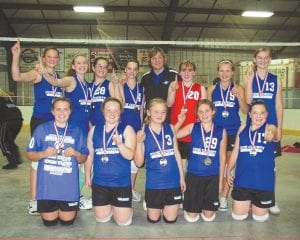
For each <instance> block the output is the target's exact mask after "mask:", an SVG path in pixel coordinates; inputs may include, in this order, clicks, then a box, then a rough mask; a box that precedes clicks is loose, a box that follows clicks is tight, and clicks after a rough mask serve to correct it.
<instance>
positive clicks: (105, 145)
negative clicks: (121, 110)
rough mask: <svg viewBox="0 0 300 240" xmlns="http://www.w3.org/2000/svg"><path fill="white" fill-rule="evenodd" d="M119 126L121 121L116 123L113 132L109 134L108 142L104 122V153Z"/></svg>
mask: <svg viewBox="0 0 300 240" xmlns="http://www.w3.org/2000/svg"><path fill="white" fill-rule="evenodd" d="M118 126H119V123H117V124H116V126H115V127H114V129H113V130H112V132H111V134H110V136H109V138H108V140H107V142H106V138H105V135H106V134H105V132H106V130H105V124H104V126H103V135H102V139H103V151H104V153H106V148H107V146H108V144H109V143H110V141H111V139H112V137H113V135H114V134H115V132H116V131H117V128H118Z"/></svg>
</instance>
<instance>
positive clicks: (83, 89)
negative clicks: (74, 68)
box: [65, 76, 91, 136]
mask: <svg viewBox="0 0 300 240" xmlns="http://www.w3.org/2000/svg"><path fill="white" fill-rule="evenodd" d="M74 79H75V80H76V87H75V89H74V90H73V91H72V92H65V97H67V98H69V99H70V101H71V103H72V109H73V110H72V113H71V116H70V119H69V122H70V123H72V124H75V125H77V126H79V127H80V128H81V129H82V131H83V132H84V134H86V136H87V134H88V131H89V113H90V104H91V102H90V95H89V93H88V82H87V81H85V80H84V84H83V83H82V85H81V83H80V82H79V81H80V80H79V79H77V77H76V76H74ZM86 97H87V99H86Z"/></svg>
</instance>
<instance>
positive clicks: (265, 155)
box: [234, 124, 276, 191]
mask: <svg viewBox="0 0 300 240" xmlns="http://www.w3.org/2000/svg"><path fill="white" fill-rule="evenodd" d="M249 128H250V125H246V127H245V128H244V129H243V130H242V131H241V133H240V135H239V137H240V142H239V154H238V158H237V162H236V170H235V179H234V186H235V187H239V188H250V189H256V190H263V191H274V181H275V175H274V174H275V172H274V168H275V160H274V158H275V157H274V150H275V146H276V143H274V142H266V141H265V139H264V135H265V128H266V124H264V125H263V126H261V127H260V128H259V129H257V130H256V131H250V134H249ZM255 132H257V133H256V141H255V152H256V154H255V155H250V153H251V148H252V144H251V141H250V139H249V135H250V136H251V139H252V140H253V138H254V134H255Z"/></svg>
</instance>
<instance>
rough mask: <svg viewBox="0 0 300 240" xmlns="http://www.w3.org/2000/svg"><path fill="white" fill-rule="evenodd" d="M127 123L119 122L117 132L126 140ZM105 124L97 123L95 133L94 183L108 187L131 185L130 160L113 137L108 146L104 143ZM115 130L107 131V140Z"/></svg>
mask: <svg viewBox="0 0 300 240" xmlns="http://www.w3.org/2000/svg"><path fill="white" fill-rule="evenodd" d="M125 128H126V125H124V124H122V123H119V125H118V127H117V132H116V133H117V134H119V135H120V136H121V138H122V141H123V142H124V130H125ZM103 129H104V125H96V126H95V129H94V135H93V147H94V167H93V171H94V176H93V184H95V185H101V186H106V187H129V186H131V178H130V164H131V163H130V160H128V159H126V158H124V157H123V156H122V155H121V153H120V151H119V148H118V146H117V145H116V144H115V143H114V142H113V140H112V139H111V140H110V141H109V142H108V144H107V146H106V147H104V144H103ZM113 130H114V129H112V130H111V131H109V132H106V131H105V140H106V142H107V141H108V140H109V138H110V136H111V135H112V134H113Z"/></svg>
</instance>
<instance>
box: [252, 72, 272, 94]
mask: <svg viewBox="0 0 300 240" xmlns="http://www.w3.org/2000/svg"><path fill="white" fill-rule="evenodd" d="M268 75H269V73H268V72H267V75H266V76H265V79H264V83H263V85H262V88H261V87H260V83H259V77H258V74H257V72H255V78H256V82H257V87H258V93H259V96H260V97H261V96H263V95H264V90H265V87H266V82H267V78H268Z"/></svg>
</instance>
